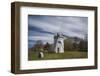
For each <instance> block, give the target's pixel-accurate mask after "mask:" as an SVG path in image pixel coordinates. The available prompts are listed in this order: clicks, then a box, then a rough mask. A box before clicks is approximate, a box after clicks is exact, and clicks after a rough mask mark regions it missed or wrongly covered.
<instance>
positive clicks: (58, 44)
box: [53, 25, 64, 53]
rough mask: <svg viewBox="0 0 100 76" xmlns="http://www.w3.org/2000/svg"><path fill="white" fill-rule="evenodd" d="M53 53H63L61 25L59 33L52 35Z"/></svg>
mask: <svg viewBox="0 0 100 76" xmlns="http://www.w3.org/2000/svg"><path fill="white" fill-rule="evenodd" d="M53 50H54V52H55V53H64V36H63V34H62V33H61V25H60V29H59V32H58V33H56V34H55V35H54V49H53Z"/></svg>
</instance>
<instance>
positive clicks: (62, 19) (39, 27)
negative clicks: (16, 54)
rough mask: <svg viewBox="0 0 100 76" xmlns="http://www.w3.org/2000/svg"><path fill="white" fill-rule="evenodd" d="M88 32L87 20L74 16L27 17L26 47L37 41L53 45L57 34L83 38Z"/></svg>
mask: <svg viewBox="0 0 100 76" xmlns="http://www.w3.org/2000/svg"><path fill="white" fill-rule="evenodd" d="M87 31H88V18H87V17H75V16H43V15H29V16H28V47H29V48H30V47H32V46H33V45H34V44H35V43H36V41H37V40H42V41H43V43H46V42H49V43H53V36H54V34H56V33H57V32H60V33H63V34H64V35H66V36H71V37H79V38H84V36H85V35H86V34H87Z"/></svg>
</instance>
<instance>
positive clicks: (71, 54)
mask: <svg viewBox="0 0 100 76" xmlns="http://www.w3.org/2000/svg"><path fill="white" fill-rule="evenodd" d="M87 57H88V56H87V52H80V51H65V52H64V53H44V58H38V54H36V53H34V52H32V51H29V53H28V60H50V59H75V58H87Z"/></svg>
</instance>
